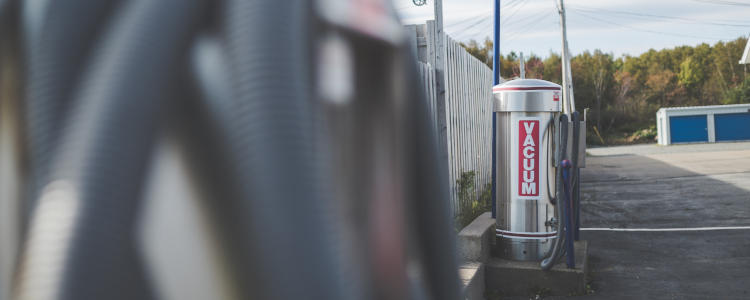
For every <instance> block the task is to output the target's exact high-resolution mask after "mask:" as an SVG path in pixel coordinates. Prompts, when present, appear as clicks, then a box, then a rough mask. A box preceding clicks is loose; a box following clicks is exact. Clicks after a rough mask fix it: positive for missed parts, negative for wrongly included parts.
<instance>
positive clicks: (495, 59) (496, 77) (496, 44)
mask: <svg viewBox="0 0 750 300" xmlns="http://www.w3.org/2000/svg"><path fill="white" fill-rule="evenodd" d="M492 48H493V49H492V85H493V86H495V85H498V84H500V0H495V32H494V39H493V42H492ZM489 100H490V101H492V99H489ZM491 113H492V217H493V218H496V217H497V195H496V189H497V182H495V180H496V179H497V158H496V157H495V156H496V155H497V149H495V148H496V146H495V142H496V141H495V140H496V139H497V136H496V134H497V128H496V126H497V125H495V119H496V118H497V116H496V114H495V112H494V111H493V112H491Z"/></svg>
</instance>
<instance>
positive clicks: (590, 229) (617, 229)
mask: <svg viewBox="0 0 750 300" xmlns="http://www.w3.org/2000/svg"><path fill="white" fill-rule="evenodd" d="M743 229H750V226H730V227H692V228H581V231H635V232H639V231H640V232H647V231H710V230H743Z"/></svg>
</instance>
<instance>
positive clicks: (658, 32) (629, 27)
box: [573, 10, 722, 40]
mask: <svg viewBox="0 0 750 300" xmlns="http://www.w3.org/2000/svg"><path fill="white" fill-rule="evenodd" d="M573 12H574V13H576V14H579V15H581V16H584V17H587V18H589V19H592V20H596V21H599V22H602V23H607V24H612V25H616V26H620V27H625V28H628V29H631V30H635V31H641V32H648V33H654V34H662V35H671V36H679V37H689V38H695V39H709V40H722V38H715V37H704V36H695V35H688V34H679V33H670V32H663V31H656V30H649V29H642V28H638V27H633V26H630V25H625V24H620V23H616V22H612V21H608V20H603V19H600V18H597V17H594V16H591V15H589V14H587V13H584V12H582V11H580V10H573Z"/></svg>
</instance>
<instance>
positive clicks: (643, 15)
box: [568, 5, 750, 28]
mask: <svg viewBox="0 0 750 300" xmlns="http://www.w3.org/2000/svg"><path fill="white" fill-rule="evenodd" d="M568 8H569V9H573V10H583V11H588V12H592V13H597V12H598V13H601V12H604V13H610V14H616V15H623V16H632V17H640V18H644V19H656V20H659V19H662V20H663V19H669V20H675V21H683V22H687V23H690V24H705V25H715V26H729V27H744V28H747V27H750V23H746V24H731V23H721V22H713V21H701V20H697V19H691V18H685V17H675V16H664V15H654V14H646V13H638V12H631V11H623V10H612V9H604V8H592V7H586V6H581V5H568Z"/></svg>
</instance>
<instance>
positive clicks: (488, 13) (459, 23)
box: [445, 12, 492, 28]
mask: <svg viewBox="0 0 750 300" xmlns="http://www.w3.org/2000/svg"><path fill="white" fill-rule="evenodd" d="M491 14H492V13H491V12H482V13H479V14H476V15H473V16H469V17H466V18H462V19H459V20H460V21H457V22H454V23H451V24H447V25H445V28H448V27H455V26H458V25H461V24H466V23H468V22H469V21H475V20H476V19H477V18H479V17H481V18H488V17H490V15H491Z"/></svg>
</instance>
